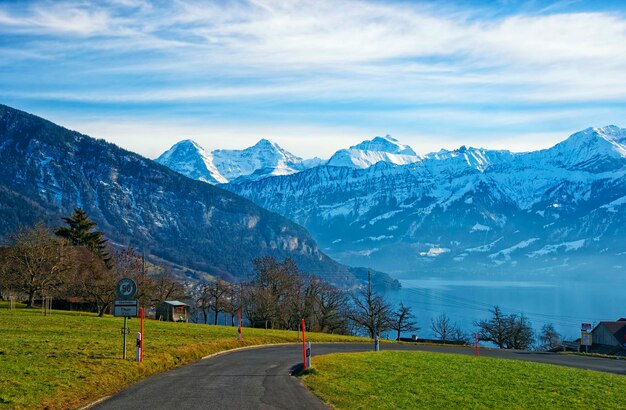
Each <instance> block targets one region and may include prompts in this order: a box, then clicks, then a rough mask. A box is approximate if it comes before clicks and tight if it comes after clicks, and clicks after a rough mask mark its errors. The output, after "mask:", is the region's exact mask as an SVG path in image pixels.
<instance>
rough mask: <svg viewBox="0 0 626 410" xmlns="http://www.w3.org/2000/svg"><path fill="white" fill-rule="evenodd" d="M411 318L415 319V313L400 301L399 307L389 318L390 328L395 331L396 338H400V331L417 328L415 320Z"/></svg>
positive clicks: (410, 330)
mask: <svg viewBox="0 0 626 410" xmlns="http://www.w3.org/2000/svg"><path fill="white" fill-rule="evenodd" d="M413 319H415V315H414V314H413V313H412V312H411V308H410V307H409V306H404V304H403V303H402V302H400V307H399V308H398V310H396V311H395V312H393V314H392V320H391V329H393V330H395V331H396V332H397V337H396V340H400V333H402V332H412V331H416V330H419V327H417V322H415V321H414V320H413Z"/></svg>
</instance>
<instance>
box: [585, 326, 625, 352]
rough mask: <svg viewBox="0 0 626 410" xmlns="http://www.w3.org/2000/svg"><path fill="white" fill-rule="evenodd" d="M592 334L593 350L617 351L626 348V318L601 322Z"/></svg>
mask: <svg viewBox="0 0 626 410" xmlns="http://www.w3.org/2000/svg"><path fill="white" fill-rule="evenodd" d="M591 335H592V347H593V351H600V350H602V351H604V352H607V353H609V352H610V353H617V352H619V351H620V350H623V349H626V318H621V319H618V320H616V321H614V322H610V321H604V322H600V323H598V325H597V326H596V327H595V328H594V329H593V330H592V331H591Z"/></svg>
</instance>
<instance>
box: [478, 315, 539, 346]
mask: <svg viewBox="0 0 626 410" xmlns="http://www.w3.org/2000/svg"><path fill="white" fill-rule="evenodd" d="M491 314H492V315H491V319H489V320H481V321H478V322H477V323H476V326H478V329H479V331H478V338H479V340H482V341H487V342H492V343H494V344H495V345H496V346H498V347H499V348H500V349H528V348H529V347H530V346H531V345H532V344H533V342H534V332H533V330H532V326H531V324H530V322H529V321H528V319H526V317H525V316H524V315H519V316H518V315H516V314H511V315H505V314H503V313H502V310H501V309H500V308H499V307H498V306H495V307H494V308H493V309H492V310H491Z"/></svg>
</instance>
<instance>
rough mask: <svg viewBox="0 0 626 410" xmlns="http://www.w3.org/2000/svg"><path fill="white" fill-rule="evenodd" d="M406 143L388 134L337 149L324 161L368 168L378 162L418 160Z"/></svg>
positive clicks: (404, 162) (334, 164)
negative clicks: (401, 142)
mask: <svg viewBox="0 0 626 410" xmlns="http://www.w3.org/2000/svg"><path fill="white" fill-rule="evenodd" d="M420 159H421V158H420V157H419V156H418V155H417V154H416V153H415V151H413V149H411V147H409V146H408V145H402V144H400V143H399V142H398V140H397V139H395V138H392V137H391V136H389V135H386V136H384V137H376V138H374V139H373V140H370V141H363V142H362V143H360V144H357V145H354V146H352V147H350V148H348V149H342V150H339V151H337V152H336V153H335V154H333V156H332V157H331V158H330V159H329V160H328V162H327V163H326V164H327V165H332V166H336V167H352V168H361V169H364V168H369V167H371V166H372V165H374V164H376V163H378V162H381V161H383V162H388V163H391V164H396V165H405V164H410V163H413V162H417V161H420Z"/></svg>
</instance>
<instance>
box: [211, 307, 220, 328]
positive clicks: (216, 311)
mask: <svg viewBox="0 0 626 410" xmlns="http://www.w3.org/2000/svg"><path fill="white" fill-rule="evenodd" d="M219 314H220V311H219V309H215V320H214V321H213V324H214V325H217V317H218V316H219Z"/></svg>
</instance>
